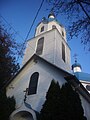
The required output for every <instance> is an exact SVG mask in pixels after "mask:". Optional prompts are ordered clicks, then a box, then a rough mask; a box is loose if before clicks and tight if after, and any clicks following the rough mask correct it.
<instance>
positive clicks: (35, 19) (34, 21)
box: [21, 0, 44, 52]
mask: <svg viewBox="0 0 90 120" xmlns="http://www.w3.org/2000/svg"><path fill="white" fill-rule="evenodd" d="M43 3H44V0H42V2H41V4H40V7H39V8H38V10H37V13H36V15H35V18H34V19H33V22H32V24H31V26H30V29H29V31H28V33H27V36H26V38H25V41H24V43H23V46H24V44H25V43H26V41H27V39H28V36H29V34H30V32H31V30H32V27H33V25H34V22H35V20H36V18H37V16H38V14H39V12H40V9H41V7H42V5H43ZM28 45H29V46H30V47H31V48H32V49H33V50H34V48H33V47H32V46H31V45H30V44H28ZM23 46H22V49H21V52H22V50H23ZM34 51H35V50H34Z"/></svg>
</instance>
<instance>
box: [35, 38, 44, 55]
mask: <svg viewBox="0 0 90 120" xmlns="http://www.w3.org/2000/svg"><path fill="white" fill-rule="evenodd" d="M43 44H44V37H42V38H40V39H39V40H38V43H37V49H36V53H37V54H38V55H41V54H42V51H43Z"/></svg>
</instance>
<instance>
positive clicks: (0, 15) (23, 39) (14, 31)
mask: <svg viewBox="0 0 90 120" xmlns="http://www.w3.org/2000/svg"><path fill="white" fill-rule="evenodd" d="M0 17H1V18H2V19H3V20H4V21H5V22H6V23H7V24H8V26H10V28H12V30H13V31H14V32H15V33H16V34H17V35H18V36H19V37H20V38H21V39H22V40H24V38H23V37H22V36H21V35H20V34H19V33H17V31H16V30H15V29H14V27H12V26H11V24H10V23H9V22H8V21H7V20H6V19H5V18H4V17H3V16H2V15H1V14H0Z"/></svg>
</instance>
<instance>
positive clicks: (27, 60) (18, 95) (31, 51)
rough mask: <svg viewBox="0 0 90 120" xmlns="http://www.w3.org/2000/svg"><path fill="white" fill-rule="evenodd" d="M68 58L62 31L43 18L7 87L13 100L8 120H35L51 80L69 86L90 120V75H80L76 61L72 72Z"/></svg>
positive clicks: (50, 20)
mask: <svg viewBox="0 0 90 120" xmlns="http://www.w3.org/2000/svg"><path fill="white" fill-rule="evenodd" d="M70 58H71V56H70V47H69V45H68V43H67V40H66V31H65V28H64V27H63V26H62V25H61V24H60V23H59V22H58V21H57V20H56V18H55V15H54V14H52V13H51V14H49V16H48V18H47V19H46V18H43V19H42V21H41V22H40V23H39V24H38V25H37V27H36V31H35V36H34V37H33V38H32V39H30V40H28V41H27V46H26V50H25V55H24V59H23V66H22V68H21V69H20V70H19V72H18V73H17V74H16V75H15V76H14V77H13V78H12V79H11V80H10V81H9V82H8V83H7V85H6V91H7V96H8V97H12V96H14V97H15V100H16V110H15V111H13V113H12V114H11V116H10V120H37V114H38V112H40V110H41V108H42V105H43V103H44V101H45V97H46V92H47V91H48V89H49V86H50V84H51V81H52V80H53V79H54V80H55V81H58V82H59V84H60V86H62V85H63V84H64V83H65V82H69V83H70V84H71V86H72V87H73V88H74V89H75V90H76V91H77V92H78V93H79V95H80V98H81V101H82V106H83V109H84V114H85V116H86V117H87V120H90V74H87V73H83V72H82V71H81V65H80V64H78V63H77V61H75V63H74V64H73V65H72V70H71V63H70Z"/></svg>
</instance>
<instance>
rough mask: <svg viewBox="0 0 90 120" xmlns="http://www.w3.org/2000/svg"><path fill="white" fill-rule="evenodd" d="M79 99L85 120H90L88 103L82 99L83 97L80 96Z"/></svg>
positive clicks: (89, 105)
mask: <svg viewBox="0 0 90 120" xmlns="http://www.w3.org/2000/svg"><path fill="white" fill-rule="evenodd" d="M80 98H81V102H82V106H83V109H84V115H85V116H86V117H87V120H90V103H88V102H87V101H86V99H85V98H83V96H81V95H80Z"/></svg>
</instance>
